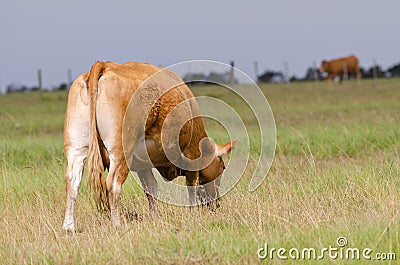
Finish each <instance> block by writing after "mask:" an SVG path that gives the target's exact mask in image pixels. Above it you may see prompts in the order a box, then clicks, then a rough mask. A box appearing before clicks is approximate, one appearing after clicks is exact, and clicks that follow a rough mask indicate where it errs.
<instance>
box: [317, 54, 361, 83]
mask: <svg viewBox="0 0 400 265" xmlns="http://www.w3.org/2000/svg"><path fill="white" fill-rule="evenodd" d="M320 71H321V72H326V73H328V77H327V81H328V82H330V81H331V80H332V79H333V78H335V77H336V76H338V77H339V78H340V81H343V77H344V75H345V74H347V75H348V76H351V75H354V76H355V77H356V79H357V81H359V80H360V78H361V72H360V68H359V66H358V59H357V57H355V56H354V55H350V56H348V57H343V58H338V59H334V60H331V61H325V60H324V61H322V63H321V68H320Z"/></svg>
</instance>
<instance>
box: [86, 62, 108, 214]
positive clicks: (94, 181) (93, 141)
mask: <svg viewBox="0 0 400 265" xmlns="http://www.w3.org/2000/svg"><path fill="white" fill-rule="evenodd" d="M105 67H106V64H105V63H104V62H96V63H95V64H94V65H93V66H92V68H91V69H90V73H89V77H88V79H87V87H88V89H89V100H90V103H89V106H90V120H89V154H88V158H87V161H88V177H89V184H90V187H91V189H92V191H93V192H94V199H95V202H96V206H97V208H98V209H99V210H100V211H108V210H109V209H110V205H109V202H108V192H107V186H106V182H105V180H104V165H103V160H102V157H101V153H100V146H99V141H101V140H100V138H99V133H98V130H97V121H96V103H97V94H98V83H99V79H100V77H101V76H102V75H103V73H104V70H105Z"/></svg>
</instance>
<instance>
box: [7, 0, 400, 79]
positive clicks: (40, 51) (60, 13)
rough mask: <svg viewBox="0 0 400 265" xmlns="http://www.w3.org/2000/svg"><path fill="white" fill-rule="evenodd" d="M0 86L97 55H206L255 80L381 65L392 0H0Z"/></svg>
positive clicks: (169, 59) (395, 5) (396, 25)
mask: <svg viewBox="0 0 400 265" xmlns="http://www.w3.org/2000/svg"><path fill="white" fill-rule="evenodd" d="M0 6H1V7H0V40H1V42H0V48H1V49H0V82H1V86H3V87H5V86H6V85H8V84H10V83H15V84H18V85H19V84H26V85H29V86H31V85H35V84H36V83H37V76H36V72H37V69H39V68H41V69H42V71H43V82H44V86H46V87H51V86H53V85H58V84H59V83H61V82H65V81H66V80H67V69H71V70H72V74H73V77H74V78H75V77H77V75H78V74H80V73H82V72H85V71H87V70H88V69H89V68H90V66H91V65H92V64H93V63H94V62H95V61H96V60H105V61H107V60H111V61H116V62H120V63H122V62H126V61H142V62H149V63H152V64H155V65H164V66H167V65H170V64H174V63H178V62H182V61H186V60H193V59H210V60H216V61H221V62H225V63H229V62H230V60H234V61H235V65H236V66H237V67H238V68H239V69H241V70H243V71H244V72H245V73H247V74H248V75H250V76H251V77H254V70H253V64H254V61H258V66H259V72H263V71H265V70H266V69H273V70H283V69H284V62H287V63H288V66H289V72H290V75H297V76H303V75H304V73H305V71H306V69H307V67H309V66H312V64H313V62H316V63H317V64H318V65H319V64H320V62H321V60H322V59H332V58H335V57H338V56H345V55H349V54H355V55H357V56H358V57H359V59H360V64H361V65H362V66H365V67H369V66H371V65H372V62H373V59H374V58H375V59H376V60H377V62H378V64H380V65H381V66H382V67H383V68H384V69H386V68H387V67H389V66H391V65H393V64H395V63H399V62H400V15H399V10H400V1H399V0H386V1H370V0H364V1H362V0H353V1H349V0H334V1H332V0H330V1H323V0H303V1H294V0H293V1H288V0H280V1H237V2H235V1H225V0H223V1H217V0H214V1H210V0H205V1H171V0H170V1H140V2H139V1H118V0H117V1H100V0H97V1H85V0H81V1H77V0H65V1H56V0H34V1H31V0H29V1H28V0H26V1H19V0H5V1H3V2H2V3H1V5H0Z"/></svg>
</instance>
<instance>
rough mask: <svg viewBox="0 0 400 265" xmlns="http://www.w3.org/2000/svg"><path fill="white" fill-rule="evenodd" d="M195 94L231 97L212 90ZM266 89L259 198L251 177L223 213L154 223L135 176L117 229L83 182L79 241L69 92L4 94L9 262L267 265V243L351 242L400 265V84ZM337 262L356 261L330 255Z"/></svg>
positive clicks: (172, 212) (167, 214)
mask: <svg viewBox="0 0 400 265" xmlns="http://www.w3.org/2000/svg"><path fill="white" fill-rule="evenodd" d="M194 90H195V91H196V92H197V94H207V95H215V94H218V95H219V96H223V97H225V98H226V97H227V96H226V95H220V94H221V93H223V92H221V91H219V90H216V89H215V88H213V87H207V88H204V87H199V88H195V89H194ZM263 90H264V92H265V94H266V95H267V97H268V100H269V102H270V104H271V107H272V110H273V111H274V115H275V118H276V123H277V133H278V142H277V155H276V157H275V161H274V163H273V166H272V168H271V171H270V173H269V174H268V176H267V179H266V180H265V182H264V183H263V184H262V185H261V187H260V188H259V189H257V190H256V191H255V192H253V193H249V192H248V191H247V188H248V183H249V180H250V179H249V178H250V176H249V175H245V176H244V177H243V178H242V179H241V181H240V182H239V184H238V185H236V186H235V187H234V189H233V190H232V191H231V192H229V193H228V194H227V195H226V196H224V197H223V198H222V205H221V208H220V209H218V210H217V211H216V212H209V211H208V210H207V209H205V208H198V209H196V210H194V211H189V210H188V209H187V208H184V207H178V206H172V205H167V204H164V203H159V210H160V215H159V218H157V219H155V220H153V219H151V218H150V215H149V214H148V206H147V201H146V198H145V196H144V194H143V192H142V191H141V190H140V188H139V186H138V184H137V183H136V182H135V181H134V179H133V178H129V179H128V181H127V183H126V184H125V185H124V190H123V198H122V204H123V207H124V209H125V212H126V213H129V214H130V215H129V216H130V218H128V219H127V220H126V223H125V224H124V225H123V226H122V227H120V228H114V227H113V226H112V225H111V222H110V221H109V219H108V218H107V217H106V216H103V215H101V214H99V213H97V212H96V210H95V207H93V203H92V201H91V195H90V194H89V188H88V186H87V181H86V179H84V181H83V185H82V187H81V190H80V194H79V197H78V201H77V205H76V213H75V215H76V219H77V227H78V230H79V231H78V233H76V234H73V235H71V234H65V232H64V231H62V230H61V225H62V220H63V214H64V206H65V198H64V197H65V195H64V180H63V174H64V169H65V162H64V157H63V151H62V126H63V125H62V124H63V116H64V111H65V103H66V95H65V94H64V92H56V93H33V94H13V95H5V96H1V97H0V106H1V107H0V121H1V124H2V126H1V128H0V135H1V137H0V150H1V164H0V165H1V166H0V170H1V173H0V174H1V175H0V231H1V233H0V263H1V264H86V263H88V264H144V263H151V264H153V263H154V264H183V263H184V264H219V263H222V264H228V263H229V264H231V263H236V264H246V263H247V264H250V263H256V262H259V259H258V257H257V250H258V249H259V248H260V247H263V246H264V244H265V243H266V242H267V243H268V245H269V246H273V247H276V248H279V247H284V248H287V249H290V248H293V247H297V248H305V247H314V248H318V249H321V248H323V247H328V246H329V245H332V246H336V239H337V238H338V237H339V236H345V237H346V238H347V240H348V242H349V244H348V246H350V247H358V248H360V249H361V248H365V247H369V248H371V249H372V250H373V251H374V252H373V253H377V252H396V254H397V260H398V259H400V252H399V249H400V223H399V220H400V214H399V210H400V178H399V176H400V174H399V173H400V145H399V143H400V127H399V124H400V111H399V110H400V87H399V82H398V80H390V81H386V80H385V81H382V82H381V83H379V86H378V87H377V88H376V87H374V83H368V82H363V84H362V85H361V86H359V87H357V86H355V85H353V84H345V85H344V86H339V85H332V86H331V87H328V86H326V85H325V84H322V83H321V84H319V86H316V85H315V84H310V83H304V84H302V83H300V84H292V85H291V86H290V88H289V89H288V88H287V87H286V86H280V85H267V86H263ZM232 100H233V101H234V99H232ZM209 130H211V131H212V127H211V128H209ZM215 137H216V138H218V133H216V135H215ZM221 137H223V136H221ZM250 166H253V167H254V162H251V164H250ZM266 261H267V262H271V261H270V260H266ZM272 262H273V263H274V264H280V263H285V264H286V263H290V262H291V261H290V260H289V261H284V260H279V259H274V260H273V261H272ZM292 262H294V261H292ZM300 262H301V261H300ZM304 262H307V263H308V262H310V263H313V262H318V261H313V260H311V261H303V263H304ZM320 262H321V261H320ZM332 262H334V263H335V264H347V263H348V262H349V261H346V260H340V259H337V260H330V259H329V258H328V257H326V258H325V259H324V260H322V263H332ZM352 262H355V263H359V264H366V263H368V262H369V261H365V260H360V261H352ZM395 262H396V261H392V264H395Z"/></svg>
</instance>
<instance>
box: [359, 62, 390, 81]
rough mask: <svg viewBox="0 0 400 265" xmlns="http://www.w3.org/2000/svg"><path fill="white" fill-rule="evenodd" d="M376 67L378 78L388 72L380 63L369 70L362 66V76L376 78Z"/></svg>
mask: <svg viewBox="0 0 400 265" xmlns="http://www.w3.org/2000/svg"><path fill="white" fill-rule="evenodd" d="M375 67H376V76H377V78H383V77H386V72H385V71H383V70H382V68H381V67H380V66H379V65H373V66H371V67H370V68H369V69H368V70H366V69H365V68H363V67H360V72H361V77H362V78H365V79H368V78H374V71H375Z"/></svg>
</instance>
